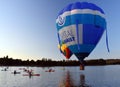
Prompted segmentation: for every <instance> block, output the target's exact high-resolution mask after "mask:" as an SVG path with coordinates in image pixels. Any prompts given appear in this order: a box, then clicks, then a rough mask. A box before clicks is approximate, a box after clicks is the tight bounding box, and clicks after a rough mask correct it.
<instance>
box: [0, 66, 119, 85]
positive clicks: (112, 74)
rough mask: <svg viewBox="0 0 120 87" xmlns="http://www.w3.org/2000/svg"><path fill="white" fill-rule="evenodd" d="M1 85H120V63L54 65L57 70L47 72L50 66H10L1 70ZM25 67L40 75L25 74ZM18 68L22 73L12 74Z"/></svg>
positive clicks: (0, 68)
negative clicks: (104, 64) (81, 65)
mask: <svg viewBox="0 0 120 87" xmlns="http://www.w3.org/2000/svg"><path fill="white" fill-rule="evenodd" d="M4 68H5V67H0V87H120V65H109V66H86V67H85V70H84V71H80V70H79V67H52V69H54V70H55V72H45V71H46V70H48V67H9V68H8V69H7V71H1V70H3V69H4ZM23 68H26V69H32V70H33V72H34V73H37V74H40V76H31V77H29V76H23V74H26V72H23ZM14 70H16V71H19V72H21V73H20V74H16V75H14V74H12V72H13V71H14Z"/></svg>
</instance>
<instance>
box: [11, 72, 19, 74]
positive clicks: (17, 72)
mask: <svg viewBox="0 0 120 87" xmlns="http://www.w3.org/2000/svg"><path fill="white" fill-rule="evenodd" d="M12 74H20V72H12Z"/></svg>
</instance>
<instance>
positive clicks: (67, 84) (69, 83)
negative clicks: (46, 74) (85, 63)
mask: <svg viewBox="0 0 120 87" xmlns="http://www.w3.org/2000/svg"><path fill="white" fill-rule="evenodd" d="M74 75H79V76H74ZM79 77H80V79H79ZM75 79H76V80H78V79H79V81H78V82H79V84H76V83H75V81H76V80H75ZM59 87H91V86H89V85H88V84H87V83H86V82H85V75H84V74H76V73H74V74H73V73H71V72H70V71H67V72H66V73H65V75H63V78H62V79H61V81H60V84H59Z"/></svg>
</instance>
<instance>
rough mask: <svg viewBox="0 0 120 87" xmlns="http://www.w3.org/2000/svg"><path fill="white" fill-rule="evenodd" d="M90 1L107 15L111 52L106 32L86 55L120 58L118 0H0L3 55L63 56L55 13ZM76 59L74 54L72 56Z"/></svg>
mask: <svg viewBox="0 0 120 87" xmlns="http://www.w3.org/2000/svg"><path fill="white" fill-rule="evenodd" d="M76 1H80V2H84V1H87V2H91V3H94V4H96V5H97V6H99V7H100V8H102V9H103V10H104V12H105V15H106V21H107V30H108V38H109V48H110V53H108V51H107V48H106V36H105V32H104V34H103V36H102V38H101V40H100V42H99V43H98V44H97V46H96V48H95V49H94V50H93V51H92V52H91V54H90V55H89V56H88V57H87V58H86V59H99V58H104V59H111V58H114V59H116V58H117V59H120V53H119V52H120V47H119V45H120V39H119V37H120V34H119V32H120V29H119V26H120V9H119V8H120V5H119V3H120V1H119V0H0V57H3V56H6V55H8V56H9V57H12V58H15V59H17V58H18V59H22V60H27V59H29V60H37V59H42V58H48V59H52V60H63V59H65V57H64V56H63V54H61V53H60V51H59V49H58V38H57V29H56V17H57V15H58V13H59V11H60V10H62V9H63V8H64V7H65V6H66V5H68V4H70V3H73V2H76ZM74 59H75V60H77V58H76V57H75V56H74V55H73V56H72V57H71V60H74Z"/></svg>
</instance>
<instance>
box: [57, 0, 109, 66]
mask: <svg viewBox="0 0 120 87" xmlns="http://www.w3.org/2000/svg"><path fill="white" fill-rule="evenodd" d="M56 26H57V31H58V40H59V44H62V43H64V44H65V45H66V47H68V48H69V50H70V51H71V52H72V53H73V54H74V55H75V56H76V57H77V58H78V59H79V60H80V62H81V66H82V68H84V63H83V61H84V58H85V57H87V56H88V55H89V54H90V53H91V52H92V51H93V49H94V48H95V47H96V45H97V43H98V42H99V40H100V38H101V37H102V35H103V32H104V31H105V30H106V20H105V14H104V12H103V10H102V9H101V8H100V7H98V6H96V5H95V4H92V3H88V2H76V3H72V4H69V5H67V6H66V7H65V8H63V9H62V10H61V11H60V12H59V14H58V16H57V19H56ZM106 42H107V32H106ZM60 46H61V45H60ZM107 47H108V42H107ZM60 48H61V47H60ZM108 51H109V49H108Z"/></svg>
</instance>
